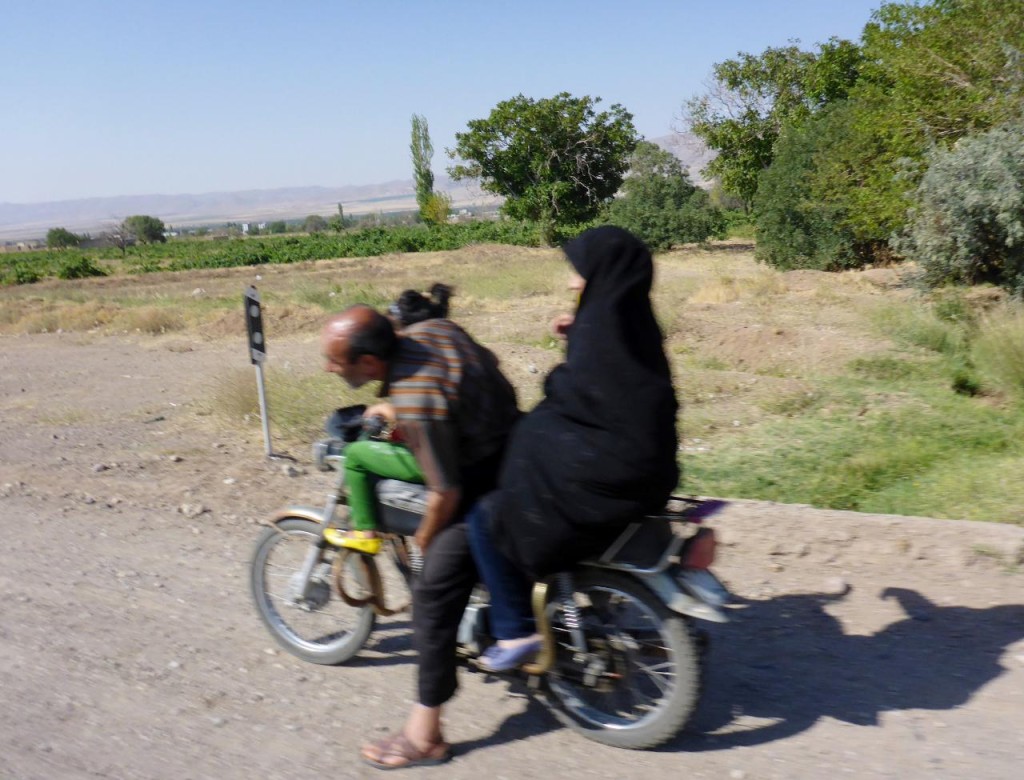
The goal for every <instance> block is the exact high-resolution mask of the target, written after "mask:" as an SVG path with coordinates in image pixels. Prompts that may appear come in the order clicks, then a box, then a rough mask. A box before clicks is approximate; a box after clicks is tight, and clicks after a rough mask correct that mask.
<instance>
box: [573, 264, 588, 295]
mask: <svg viewBox="0 0 1024 780" xmlns="http://www.w3.org/2000/svg"><path fill="white" fill-rule="evenodd" d="M586 286H587V280H586V279H584V278H583V277H582V276H580V275H579V274H578V273H576V271H570V272H569V285H568V287H569V289H570V290H572V291H573V292H574V293H576V297H577V298H578V297H579V296H580V295H582V294H583V288H584V287H586Z"/></svg>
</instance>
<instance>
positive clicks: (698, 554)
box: [680, 528, 717, 569]
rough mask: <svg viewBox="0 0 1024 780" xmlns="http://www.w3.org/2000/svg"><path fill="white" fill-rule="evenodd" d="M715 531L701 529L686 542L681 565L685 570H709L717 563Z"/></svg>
mask: <svg viewBox="0 0 1024 780" xmlns="http://www.w3.org/2000/svg"><path fill="white" fill-rule="evenodd" d="M716 544H717V542H716V541H715V531H714V529H713V528H701V529H699V530H698V531H697V533H695V534H694V535H693V536H691V537H690V539H689V540H688V541H687V542H686V546H685V547H683V552H682V555H681V556H680V564H681V565H682V566H683V568H684V569H709V568H711V564H712V563H714V562H715V545H716Z"/></svg>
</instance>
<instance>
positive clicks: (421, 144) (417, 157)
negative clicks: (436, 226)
mask: <svg viewBox="0 0 1024 780" xmlns="http://www.w3.org/2000/svg"><path fill="white" fill-rule="evenodd" d="M409 151H410V152H411V154H412V176H413V180H414V181H415V183H416V203H417V204H418V205H419V207H420V217H422V218H423V219H424V220H426V215H425V212H426V209H427V204H428V202H429V201H430V196H431V195H433V194H434V172H433V171H432V170H431V169H430V161H431V159H433V157H434V145H433V144H432V143H431V142H430V126H429V125H428V124H427V119H426V117H423V116H420V115H419V114H413V115H412V141H411V142H410V144H409Z"/></svg>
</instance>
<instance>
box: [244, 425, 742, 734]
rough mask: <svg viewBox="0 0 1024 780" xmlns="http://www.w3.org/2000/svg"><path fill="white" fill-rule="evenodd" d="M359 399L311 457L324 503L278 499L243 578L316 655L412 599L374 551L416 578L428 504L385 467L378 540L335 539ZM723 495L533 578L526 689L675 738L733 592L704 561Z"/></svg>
mask: <svg viewBox="0 0 1024 780" xmlns="http://www.w3.org/2000/svg"><path fill="white" fill-rule="evenodd" d="M364 409H365V407H362V406H355V407H346V408H345V409H339V410H337V411H336V412H335V413H334V414H333V415H332V416H331V417H330V418H328V423H327V425H326V429H327V431H328V433H329V434H330V437H329V438H327V439H324V440H321V441H318V442H317V443H316V444H315V445H314V447H313V460H314V462H315V464H316V466H317V467H318V468H319V469H320V470H321V471H325V472H330V471H334V472H336V473H337V479H336V481H335V483H334V486H333V489H332V490H331V491H330V492H329V494H328V497H327V502H326V504H325V506H324V507H323V508H322V509H321V508H317V507H308V506H289V507H285V508H283V509H281V510H279V511H278V512H276V513H275V514H274V515H273V516H272V517H271V519H270V524H269V527H268V528H267V529H265V530H264V531H263V533H262V535H261V536H260V538H259V540H258V541H257V543H256V549H255V553H254V555H253V559H252V564H251V577H250V582H251V588H252V595H253V598H254V600H255V604H256V608H257V611H258V613H259V616H260V618H261V619H262V621H263V623H264V624H265V625H266V627H267V628H268V629H269V631H270V633H271V634H272V635H273V636H274V638H275V640H276V641H277V642H278V643H279V644H280V645H281V646H282V647H283V648H285V649H286V650H287V651H288V652H290V653H292V654H293V655H295V656H297V657H298V658H301V659H303V660H305V661H310V662H312V663H317V664H331V665H334V664H343V663H345V662H347V661H349V660H351V659H352V658H353V657H354V656H355V655H356V654H357V653H358V652H359V650H360V649H361V648H362V647H363V646H364V645H365V644H366V642H367V640H368V639H369V637H370V635H371V634H372V632H373V630H374V626H375V624H376V621H377V619H378V618H379V617H385V616H390V615H394V614H396V613H399V612H402V611H404V610H406V609H408V608H409V602H408V600H406V601H405V603H403V604H399V605H391V606H389V605H388V588H389V587H393V586H394V583H393V582H387V581H386V577H385V576H384V575H383V574H382V563H379V559H381V558H382V557H386V558H387V559H388V560H390V562H391V563H393V564H394V568H395V569H396V570H397V571H398V572H399V573H400V575H401V576H400V577H399V578H392V579H393V580H394V579H398V581H399V583H398V587H399V588H403V583H402V581H403V580H404V589H406V593H408V590H409V589H411V586H412V582H413V580H414V578H415V576H416V572H417V571H418V569H419V568H420V566H421V564H422V555H421V552H420V550H419V549H418V548H417V546H416V544H415V542H414V541H413V535H414V534H415V532H416V528H417V525H418V523H419V521H420V518H421V517H422V515H423V512H424V509H425V505H426V488H425V487H424V486H423V485H417V484H411V483H406V482H399V481H397V480H390V479H382V480H380V481H379V482H378V483H377V485H376V488H375V489H376V496H377V501H378V532H379V533H380V534H381V536H382V537H383V547H382V549H381V551H380V552H379V553H377V554H376V555H368V554H365V553H362V552H357V551H354V550H351V549H348V548H343V547H341V546H340V545H339V544H338V542H339V541H340V536H339V535H340V533H341V532H342V531H344V530H345V529H346V528H347V513H346V512H345V511H344V510H341V509H339V508H341V507H344V506H345V505H346V498H345V487H344V458H345V447H346V446H347V444H348V443H350V442H352V441H355V440H358V439H359V438H361V437H365V436H367V435H371V436H372V435H377V434H379V433H380V430H381V428H382V427H383V421H382V420H364V419H363V417H362V412H363V411H364ZM724 506H725V502H723V501H717V500H699V499H693V498H683V497H678V498H677V497H674V498H672V499H671V500H670V501H669V502H668V505H667V506H666V507H665V509H664V511H662V512H660V513H658V514H655V515H649V516H646V517H638V518H637V519H636V520H635V521H634V522H631V523H629V524H628V526H627V527H626V528H625V529H624V530H623V531H622V533H621V534H620V535H619V536H618V538H617V539H616V540H615V541H614V542H613V543H612V544H611V545H610V546H609V547H608V549H607V550H605V551H604V553H603V554H601V555H600V556H598V557H596V558H593V559H590V560H586V561H583V562H582V563H579V564H578V565H576V566H575V567H574V568H573V569H572V570H569V571H565V572H560V573H558V574H556V575H554V576H553V577H550V578H548V579H546V580H543V581H541V582H538V583H536V584H535V585H534V589H533V594H532V603H533V609H534V616H535V618H536V621H537V626H538V632H539V633H540V634H541V636H542V637H543V644H542V649H541V651H540V653H539V654H538V656H537V658H536V660H535V661H534V662H532V663H530V664H527V665H525V666H524V667H522V669H521V670H522V672H523V673H525V675H526V677H527V680H528V682H529V685H530V687H531V689H534V690H539V691H541V692H542V693H543V694H544V701H545V702H546V703H547V704H548V706H549V708H550V709H551V710H552V712H553V713H554V715H555V716H556V717H557V718H558V719H559V720H560V721H561V722H562V723H564V724H565V725H567V726H569V727H570V728H572V729H573V730H575V731H577V732H578V733H580V734H582V735H583V736H585V737H587V738H589V739H592V740H595V741H597V742H601V743H603V744H607V745H612V746H615V747H621V748H631V749H643V748H651V747H655V746H657V745H660V744H662V743H664V742H666V741H668V740H669V739H671V738H672V737H674V736H675V735H676V734H677V733H678V732H679V731H680V730H681V729H682V727H683V726H684V725H685V723H686V721H687V720H688V719H689V717H690V715H691V714H692V712H693V711H694V709H695V708H696V705H697V701H698V697H699V695H700V689H701V670H702V665H703V661H704V653H705V650H706V640H705V637H706V633H704V632H702V631H700V630H698V629H697V628H696V625H695V621H696V620H707V621H712V622H719V623H722V622H726V621H727V620H728V618H727V616H726V614H725V611H724V610H723V607H724V605H725V604H726V602H727V600H728V597H729V594H728V591H727V590H726V588H725V587H724V586H723V585H722V583H721V582H720V581H719V580H718V579H717V578H716V577H715V576H714V574H712V573H711V571H710V566H711V564H712V563H713V560H714V553H715V535H714V532H713V530H712V529H710V528H707V527H704V526H702V523H703V521H704V520H706V519H707V518H709V517H711V516H712V515H714V514H715V513H717V512H718V511H720V510H721V509H722V508H723V507H724ZM487 613H488V600H487V593H486V589H485V588H484V587H483V586H482V585H480V586H478V587H477V589H476V590H475V591H474V593H473V596H472V597H471V599H470V601H469V604H468V606H467V608H466V610H465V612H464V613H463V616H462V619H461V622H460V625H459V631H458V643H459V655H460V656H461V657H462V658H463V659H466V660H467V661H469V662H471V661H472V659H473V658H475V657H477V656H479V655H480V654H481V653H482V652H483V651H484V650H486V649H487V647H488V646H489V645H490V644H492V643H493V641H494V640H493V638H492V637H491V636H490V635H489V633H488V619H487Z"/></svg>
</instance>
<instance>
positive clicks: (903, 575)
mask: <svg viewBox="0 0 1024 780" xmlns="http://www.w3.org/2000/svg"><path fill="white" fill-rule="evenodd" d="M314 348H315V347H312V346H311V345H310V344H309V343H301V342H295V343H292V344H282V345H281V346H279V347H278V348H277V352H278V353H279V354H281V355H285V354H287V353H288V351H289V350H294V351H296V353H297V352H299V351H308V350H310V349H314ZM241 351H242V350H241V349H239V347H238V345H231V346H230V347H229V346H228V345H224V344H220V343H206V342H196V343H194V344H189V345H187V347H186V346H182V345H181V344H180V343H177V344H174V345H173V348H172V347H171V346H169V345H168V344H167V343H161V342H154V341H140V342H135V341H132V340H128V339H113V338H99V337H75V336H68V335H57V334H50V335H39V336H31V337H19V338H5V339H0V528H2V530H3V538H4V544H3V546H2V547H0V562H2V565H0V605H2V607H0V691H2V694H0V698H2V701H3V706H2V707H0V778H4V779H5V780H6V778H12V780H59V779H61V778H117V779H118V780H122V779H125V780H126V779H127V778H147V779H153V780H156V779H158V778H159V779H163V778H167V779H168V780H171V779H173V780H186V779H187V778H197V779H205V778H223V779H224V780H229V779H231V778H247V779H248V778H253V777H259V778H265V779H267V780H270V779H271V778H315V777H321V776H328V775H329V776H331V777H363V776H367V777H371V776H375V775H376V770H373V769H371V768H369V767H365V766H364V765H362V764H361V763H360V762H359V761H358V758H357V752H358V746H359V744H360V743H361V742H362V741H363V740H364V739H365V738H366V737H369V736H374V735H376V734H378V733H380V732H383V731H385V730H387V729H389V728H391V727H393V726H394V725H396V724H397V723H398V722H400V720H401V717H402V715H403V714H404V712H405V710H406V708H407V706H408V705H409V703H410V694H411V692H412V682H413V672H414V666H413V657H412V651H411V648H410V636H409V626H408V623H407V620H406V619H405V618H404V617H396V618H394V619H391V620H389V621H387V622H385V623H384V624H383V625H382V627H381V629H380V630H379V631H378V633H377V634H376V635H375V637H374V638H373V641H372V645H371V646H370V647H369V648H367V649H366V650H365V651H364V652H363V653H362V654H360V656H358V657H357V659H356V660H354V661H353V662H352V663H351V664H349V665H347V666H344V667H332V668H327V667H318V666H313V665H309V664H305V663H303V662H301V661H299V660H297V659H295V658H292V657H291V656H289V655H287V654H285V653H282V652H279V651H278V650H277V649H275V647H276V646H275V645H274V643H273V641H272V640H271V638H270V637H269V635H268V634H267V633H266V632H265V631H264V629H263V628H262V626H261V624H260V623H259V621H258V619H257V617H256V614H255V612H254V609H253V607H252V605H251V603H250V600H249V596H248V593H247V565H248V559H249V556H250V554H251V550H252V545H253V542H254V540H255V538H256V536H257V535H258V533H259V525H260V523H261V522H262V521H263V519H264V518H265V517H266V516H267V515H269V514H270V512H271V511H272V510H273V509H274V508H276V507H277V506H279V505H282V504H286V503H297V502H298V503H309V502H313V503H315V504H319V503H320V499H321V496H322V495H323V493H324V491H325V490H326V488H327V486H328V480H327V478H325V477H324V476H323V475H321V474H319V473H316V472H313V471H311V470H310V468H309V464H308V463H302V462H301V460H302V459H301V458H300V463H299V469H298V470H297V472H296V470H293V471H292V472H291V473H292V474H294V476H289V474H288V473H286V472H285V470H284V469H283V468H282V466H281V464H279V463H268V462H266V461H265V460H264V459H263V457H262V453H263V445H262V440H261V439H259V434H258V433H257V434H256V435H255V436H254V435H253V434H252V432H245V433H243V434H233V435H227V434H225V433H224V432H222V431H221V432H218V431H216V430H214V428H213V427H212V426H211V425H210V424H209V423H208V421H207V420H206V419H204V418H202V417H200V416H197V413H196V412H197V408H196V406H195V405H194V402H195V400H196V399H197V398H198V397H200V396H201V395H202V393H203V392H204V389H203V388H204V384H203V382H202V381H201V377H204V376H208V375H210V374H211V373H213V372H216V371H217V370H218V369H219V368H220V367H222V366H223V365H225V363H227V362H237V361H240V360H242V361H244V356H242V355H241V354H240V353H241ZM715 526H716V528H717V529H718V532H719V536H720V541H721V542H722V544H721V546H720V548H719V562H718V564H717V565H716V570H717V572H718V573H719V575H720V576H721V577H722V579H723V580H724V581H725V582H726V583H727V584H728V585H729V586H730V588H731V589H732V591H733V592H734V593H735V595H736V605H735V607H734V608H733V609H732V611H731V616H732V618H733V620H732V622H730V623H728V624H725V625H721V626H711V627H710V630H711V652H710V655H709V661H708V672H707V679H706V690H705V693H704V698H703V699H702V702H701V705H700V707H699V709H698V712H697V714H696V716H695V718H694V719H693V721H692V723H691V724H690V726H689V728H688V730H687V731H686V732H685V733H683V734H681V735H680V736H679V738H678V739H677V740H675V741H674V742H673V743H672V744H670V745H668V746H667V747H665V748H663V749H661V750H658V751H652V752H643V753H637V752H627V751H621V750H615V749H612V748H606V747H603V746H600V745H596V744H594V743H591V742H588V741H586V740H584V739H583V738H581V737H579V736H576V735H575V734H574V733H572V732H570V731H568V730H566V729H564V728H561V727H559V726H558V725H557V724H556V723H555V721H554V720H553V719H552V718H551V717H550V715H549V714H548V713H547V712H546V711H545V710H544V708H543V707H542V706H541V705H540V704H539V703H538V702H536V701H534V700H533V699H531V698H529V697H528V696H526V695H525V692H524V691H523V690H522V688H521V687H520V686H519V685H518V684H511V685H510V684H509V683H507V682H495V681H493V680H488V679H486V678H484V677H483V676H481V675H476V674H472V673H470V672H468V671H467V672H466V673H464V674H463V676H462V683H463V685H462V689H461V692H460V694H459V696H458V698H457V699H456V700H455V701H454V703H453V706H452V707H451V708H450V713H449V717H448V721H447V732H448V736H449V738H450V739H451V740H452V741H453V742H454V743H456V749H457V753H458V755H457V758H456V760H455V761H454V762H453V763H451V764H450V765H448V766H446V767H443V768H438V769H429V770H419V774H420V775H421V776H423V777H430V776H435V775H436V776H442V775H443V776H445V777H451V778H470V777H474V778H476V777H481V776H488V777H493V778H496V779H497V778H528V777H543V778H550V777H555V776H557V777H566V778H583V777H609V778H618V777H639V776H649V777H653V778H658V777H665V778H669V777H678V776H680V775H683V776H686V777H689V778H736V779H739V778H749V779H750V780H755V779H757V778H787V779H791V778H808V779H810V778H814V779H818V778H823V777H829V776H842V777H853V778H886V777H892V778H934V777H949V778H993V779H995V778H1007V779H1009V778H1017V777H1019V776H1020V769H1019V765H1020V762H1021V759H1022V758H1024V737H1022V736H1021V731H1020V723H1021V717H1022V714H1024V606H1022V605H1024V576H1022V573H1021V572H1022V568H1024V528H1021V527H1017V526H1010V525H1005V526H1003V525H994V524H985V523H967V522H957V521H944V520H930V519H926V518H905V517H894V516H877V515H864V514H856V513H850V512H835V511H822V510H816V509H813V508H810V507H803V506H788V505H778V504H767V503H760V502H748V501H734V502H732V503H731V505H730V507H729V508H728V509H727V510H726V511H725V512H724V513H723V514H722V515H720V516H719V517H718V518H717V519H716V520H715Z"/></svg>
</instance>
